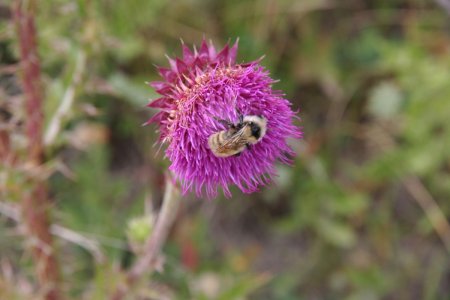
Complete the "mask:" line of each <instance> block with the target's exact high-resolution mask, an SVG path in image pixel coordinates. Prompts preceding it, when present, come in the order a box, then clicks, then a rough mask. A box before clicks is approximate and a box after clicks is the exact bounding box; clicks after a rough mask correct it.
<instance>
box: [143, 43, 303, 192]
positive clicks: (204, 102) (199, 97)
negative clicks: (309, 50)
mask: <svg viewBox="0 0 450 300" xmlns="http://www.w3.org/2000/svg"><path fill="white" fill-rule="evenodd" d="M182 48H183V57H182V58H175V59H172V58H169V63H170V68H162V67H159V68H158V71H159V74H160V75H161V76H162V78H163V80H162V81H156V82H151V83H150V86H152V87H153V88H155V89H156V91H157V92H158V93H159V94H160V95H162V97H160V98H158V99H156V100H154V101H152V102H151V103H150V104H149V105H148V106H149V107H152V108H159V109H160V111H159V112H158V113H157V114H156V115H155V116H153V117H152V118H151V119H150V120H149V121H148V122H147V123H152V122H154V123H157V124H159V129H160V134H161V136H160V139H161V140H160V142H162V143H167V145H168V146H167V149H166V156H167V157H168V159H169V160H170V162H171V165H170V170H171V171H173V172H174V174H175V176H176V177H177V178H178V179H179V180H180V181H181V184H182V188H183V192H184V193H186V192H187V191H190V190H195V192H196V194H197V195H198V196H202V195H204V194H205V192H206V195H207V196H208V197H209V198H211V197H215V196H216V195H217V191H218V188H219V187H222V189H223V191H224V193H225V195H226V196H227V197H229V196H231V193H230V190H229V185H233V184H234V185H236V186H237V187H239V188H240V189H241V190H242V191H243V192H245V193H251V192H254V191H256V190H257V189H258V186H261V185H265V184H268V183H269V182H270V181H271V178H272V176H274V175H276V172H275V167H274V163H275V161H276V160H279V161H281V162H283V163H290V159H289V156H291V155H293V154H294V153H293V151H292V150H291V149H290V148H289V146H288V145H287V143H286V139H287V138H288V137H294V138H300V137H301V131H300V129H299V128H298V127H296V126H294V125H293V124H292V119H293V118H294V117H295V113H294V112H293V111H292V110H291V108H290V103H289V101H287V100H286V99H284V97H283V94H282V93H281V92H280V91H277V90H273V89H272V84H273V83H274V80H273V79H271V78H270V77H269V73H268V72H267V71H266V70H265V69H264V68H263V67H262V66H261V65H259V62H258V61H255V62H250V63H245V64H236V53H237V42H236V43H235V44H234V45H233V46H232V47H229V45H226V46H225V47H224V48H223V49H222V50H221V51H220V52H217V51H216V49H215V48H214V46H213V45H212V44H209V45H208V44H207V43H206V42H205V41H203V42H202V45H201V47H200V49H199V50H198V51H197V49H195V48H194V50H193V51H191V50H190V49H189V48H188V47H187V46H186V45H184V44H183V45H182ZM240 115H243V116H250V115H255V116H262V117H264V118H265V119H266V120H267V132H266V134H265V135H264V137H263V138H262V139H261V140H260V141H259V142H257V143H256V144H254V145H251V146H250V147H249V148H248V149H247V148H246V149H245V150H243V151H242V152H241V153H240V154H239V155H233V156H229V157H217V156H216V155H215V154H214V153H213V152H212V151H211V149H210V147H209V145H208V138H209V137H210V136H211V135H212V134H215V133H217V132H220V131H222V130H227V129H229V128H228V127H227V125H226V122H221V121H220V120H225V121H227V122H230V123H233V124H238V123H239V119H240Z"/></svg>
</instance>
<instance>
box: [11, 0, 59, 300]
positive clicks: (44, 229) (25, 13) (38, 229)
mask: <svg viewBox="0 0 450 300" xmlns="http://www.w3.org/2000/svg"><path fill="white" fill-rule="evenodd" d="M35 10H36V3H35V1H32V0H28V1H21V0H16V1H15V3H14V6H13V15H14V22H15V25H16V30H17V34H18V37H19V49H20V57H21V70H22V88H23V94H24V97H25V106H26V113H27V118H26V121H25V128H26V136H27V139H28V143H29V144H28V145H29V147H28V157H27V159H28V163H29V164H31V165H32V166H39V165H41V164H42V162H43V154H44V152H43V147H42V127H43V112H42V103H43V98H42V89H41V88H42V87H41V81H40V72H41V70H40V65H39V58H38V54H37V46H36V27H35V23H34V16H33V11H35ZM28 184H29V185H30V189H27V192H25V193H24V198H23V201H22V215H23V220H24V223H25V227H26V230H27V234H28V235H29V237H30V240H31V241H32V246H31V248H32V253H33V257H34V260H35V266H36V273H37V278H38V281H39V284H40V287H41V290H42V294H43V298H44V299H46V300H57V299H60V298H61V297H60V292H59V290H58V285H57V283H58V281H59V270H58V263H57V259H56V257H55V253H54V248H53V246H52V236H51V234H50V222H49V218H48V208H49V202H48V193H47V187H46V185H45V184H44V181H43V180H41V179H39V178H30V179H29V182H28Z"/></svg>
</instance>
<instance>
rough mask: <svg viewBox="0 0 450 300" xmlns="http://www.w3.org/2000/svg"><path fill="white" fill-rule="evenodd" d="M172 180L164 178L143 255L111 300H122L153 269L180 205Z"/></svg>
mask: <svg viewBox="0 0 450 300" xmlns="http://www.w3.org/2000/svg"><path fill="white" fill-rule="evenodd" d="M172 180H173V179H172V178H170V177H169V176H166V189H165V191H164V198H163V204H162V208H161V211H160V213H159V215H158V218H157V220H156V225H155V229H154V231H153V232H152V234H151V235H150V237H149V239H148V240H147V242H146V243H145V246H144V254H143V255H142V256H141V257H139V258H138V259H137V260H136V262H135V263H134V265H133V266H132V267H131V269H130V270H129V271H128V273H127V274H126V279H125V280H126V283H125V284H124V285H121V286H119V287H118V288H117V290H116V291H115V293H114V294H113V296H112V298H111V299H112V300H120V299H123V298H124V296H125V295H126V293H127V292H128V291H129V290H130V289H131V288H132V287H133V286H134V285H135V284H136V282H137V281H138V279H139V278H141V277H142V276H143V275H144V274H145V273H151V272H152V271H153V270H154V269H155V261H156V259H157V258H158V256H159V254H160V251H161V248H162V246H163V245H164V242H165V241H166V239H167V235H168V234H169V230H170V228H171V227H172V224H173V222H174V221H175V217H176V215H177V211H178V206H179V204H180V193H179V190H178V188H177V187H176V186H175V183H174V182H172Z"/></svg>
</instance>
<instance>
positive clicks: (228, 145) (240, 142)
mask: <svg viewBox="0 0 450 300" xmlns="http://www.w3.org/2000/svg"><path fill="white" fill-rule="evenodd" d="M244 130H245V127H243V128H241V129H240V130H239V131H237V132H236V133H235V134H233V135H232V136H231V137H229V138H228V139H227V140H226V141H225V142H224V143H223V144H222V145H220V146H219V147H218V149H217V150H218V151H219V152H226V151H227V150H229V149H233V148H239V147H241V146H244V145H245V144H247V142H246V140H245V138H244V137H243V136H244Z"/></svg>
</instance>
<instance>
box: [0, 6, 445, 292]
mask: <svg viewBox="0 0 450 300" xmlns="http://www.w3.org/2000/svg"><path fill="white" fill-rule="evenodd" d="M38 3H39V6H38V10H37V12H36V17H37V27H38V34H39V51H40V58H41V63H42V67H43V80H44V85H45V91H46V94H45V100H46V102H45V112H46V120H47V122H49V121H50V119H51V117H52V115H53V114H54V113H55V110H56V108H57V107H58V105H59V103H60V101H61V99H62V98H63V96H64V93H65V91H66V90H67V89H68V88H73V89H74V90H75V102H74V105H73V108H72V109H71V111H70V114H69V115H68V117H67V118H66V120H65V122H64V130H63V132H62V134H60V135H58V137H57V140H56V144H55V145H54V146H53V147H52V148H49V149H47V156H48V163H49V164H52V163H54V164H55V165H64V168H61V169H62V170H63V172H56V173H55V174H53V175H52V176H51V177H50V179H49V184H50V190H51V196H52V201H53V202H54V210H53V218H54V221H55V223H57V224H60V225H63V226H66V227H68V228H71V229H73V230H76V231H78V232H80V233H82V234H83V235H84V236H86V237H88V238H91V239H94V240H97V241H98V243H99V244H100V248H101V250H102V251H103V252H104V253H105V255H106V256H107V257H108V260H107V262H105V263H102V264H100V263H96V262H95V260H94V259H93V257H92V255H91V254H90V253H89V251H86V249H84V248H83V247H79V246H74V245H73V244H71V243H68V242H67V241H65V240H64V239H57V240H56V241H57V246H58V250H59V255H60V260H61V262H62V267H63V269H62V271H63V278H64V282H65V290H66V291H67V293H68V294H69V295H71V296H72V297H73V298H74V299H105V297H106V296H105V295H106V294H107V293H108V291H109V290H111V289H112V286H113V283H114V282H115V281H116V280H117V278H115V276H116V275H115V274H116V273H117V272H115V270H117V268H119V267H126V266H129V265H130V264H131V263H132V261H133V259H134V258H133V255H132V252H131V251H130V246H129V243H128V241H129V240H130V239H133V237H130V235H133V234H134V235H137V237H134V238H137V239H139V235H144V236H145V235H146V231H145V230H142V228H139V226H141V225H142V224H141V225H139V218H141V217H142V216H143V215H144V207H147V208H148V207H150V206H153V207H154V208H155V209H157V208H158V207H159V205H160V203H161V199H162V193H163V187H164V170H165V169H167V167H168V165H169V162H168V161H167V160H166V159H164V157H163V156H164V155H163V151H161V152H160V153H157V150H158V146H155V145H154V144H155V142H156V141H157V132H155V130H156V127H155V126H153V125H152V126H148V127H142V126H141V124H142V123H144V122H145V121H146V120H147V119H148V118H149V117H150V116H152V115H153V114H154V113H155V111H152V110H150V109H148V108H145V105H146V104H147V103H148V101H149V99H152V98H155V97H156V94H155V93H154V91H153V90H152V89H151V88H149V87H148V86H146V85H145V82H146V81H151V80H157V79H158V75H157V74H156V71H155V66H154V65H160V66H167V65H168V62H167V60H166V58H165V54H168V55H169V56H172V57H173V56H180V55H181V49H180V48H181V47H180V38H181V39H182V40H183V41H184V42H185V43H186V44H188V45H190V46H191V45H193V44H196V45H199V43H200V42H201V40H202V38H203V37H206V39H211V40H212V41H213V42H214V44H215V45H216V46H217V47H222V46H223V45H224V44H226V42H227V41H229V40H231V41H232V42H234V40H235V39H236V38H238V37H239V53H238V59H237V60H238V62H246V61H251V60H255V59H257V58H259V57H260V56H262V55H264V54H265V58H264V59H263V60H262V65H263V66H265V67H266V68H267V69H268V70H270V72H271V75H272V77H273V78H276V79H280V81H279V82H278V83H276V85H275V88H277V89H282V90H283V91H284V92H285V93H286V97H287V98H288V99H290V100H291V101H292V103H293V108H294V109H300V113H299V115H300V117H301V119H302V121H301V122H298V125H299V126H302V127H303V130H304V139H303V140H301V141H299V140H292V141H290V143H291V145H292V147H293V149H295V151H296V152H297V156H296V158H295V162H294V164H293V166H291V167H290V166H284V165H279V166H278V171H279V175H280V176H279V177H278V178H277V180H276V184H273V185H271V186H267V187H263V188H261V191H260V192H259V193H255V194H252V195H250V196H247V195H244V194H242V193H241V192H240V191H239V190H238V189H233V198H232V199H222V198H218V199H215V200H212V201H207V200H203V199H197V198H195V196H194V195H192V194H190V195H187V196H186V197H184V199H183V203H182V208H181V211H180V213H179V216H178V218H177V221H176V224H175V226H174V228H173V230H172V231H171V234H170V238H169V241H168V242H167V243H166V245H165V247H164V253H165V267H164V270H163V272H161V273H158V274H156V275H154V276H152V278H151V280H150V281H149V284H148V287H149V291H148V294H147V298H145V297H144V296H141V298H136V299H198V300H203V299H217V300H228V299H276V300H294V299H348V300H356V299H368V300H371V299H396V300H398V299H405V300H406V299H408V300H409V299H427V300H431V299H450V298H449V294H450V257H449V253H450V240H449V239H450V232H449V231H448V227H447V226H448V223H446V220H445V219H443V218H441V216H442V214H444V215H445V216H447V220H448V216H450V201H449V199H450V150H449V149H450V117H449V116H450V56H449V54H450V18H449V15H448V14H447V13H446V11H445V10H444V9H443V8H442V7H440V6H439V5H437V3H435V2H433V1H424V0H371V1H368V0H367V1H360V0H348V1H347V0H344V1H325V0H316V1H314V0H303V1H287V0H284V1H283V0H282V1H276V0H253V1H250V0H249V1H242V0H240V1H238V0H229V1H225V0H221V1H213V0H205V1H199V0H180V1H163V0H158V1H149V0H130V1H112V0H77V1H63V0H53V1H49V0H45V1H39V2H38ZM5 7H6V6H5ZM5 7H3V6H2V9H3V10H4V9H5ZM0 18H2V19H1V20H2V21H6V22H1V23H0V29H1V34H0V58H1V62H2V65H3V66H7V65H12V64H15V63H16V62H17V59H18V52H17V41H16V38H15V32H14V27H13V26H12V24H11V22H8V18H9V16H8V14H7V13H6V14H1V17H0ZM74 73H75V74H79V75H80V76H81V77H80V78H81V79H80V80H78V81H77V80H74ZM0 76H1V77H0V89H1V90H2V95H3V96H5V95H7V94H8V89H11V88H10V86H9V85H10V79H11V78H10V77H8V76H7V75H4V74H1V75H0ZM0 97H2V96H0ZM4 99H8V97H6V96H5V98H4ZM10 99H12V98H10ZM2 101H3V100H2ZM11 185H14V182H13V183H11ZM2 200H6V199H2ZM8 200H9V201H12V202H14V201H17V200H18V199H14V193H12V194H11V193H10V194H9V195H8ZM0 224H1V226H0V254H1V257H2V260H1V262H2V263H3V264H9V265H12V266H13V269H19V270H20V272H19V274H18V275H16V276H15V277H14V278H13V279H11V278H9V279H8V277H7V276H5V274H4V270H3V273H2V272H0V274H3V275H1V276H0V282H2V283H3V289H4V290H6V289H10V291H9V292H8V293H10V294H6V293H5V295H13V294H20V293H22V292H23V291H22V292H17V291H14V286H16V287H18V286H22V287H21V289H22V290H24V291H25V292H23V293H26V282H27V278H28V277H29V274H30V273H32V269H31V262H30V258H29V257H28V256H27V255H24V254H23V242H22V239H21V238H20V235H19V234H18V233H17V230H16V229H17V228H16V227H15V226H14V225H13V224H11V222H10V221H8V220H7V219H6V218H3V217H0ZM133 224H134V225H133ZM136 224H137V225H136ZM135 227H138V229H136V228H135ZM127 228H128V229H127ZM133 228H134V229H133ZM130 232H131V233H130ZM445 239H447V247H446V244H445V242H444V241H445ZM3 269H4V268H3ZM24 282H25V283H24ZM0 285H1V284H0ZM17 297H19V296H17ZM136 297H138V296H136ZM5 299H15V298H12V296H11V298H5ZM17 299H22V298H17ZM25 299H27V298H26V297H25ZM28 299H32V298H28ZM131 299H134V298H131Z"/></svg>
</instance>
